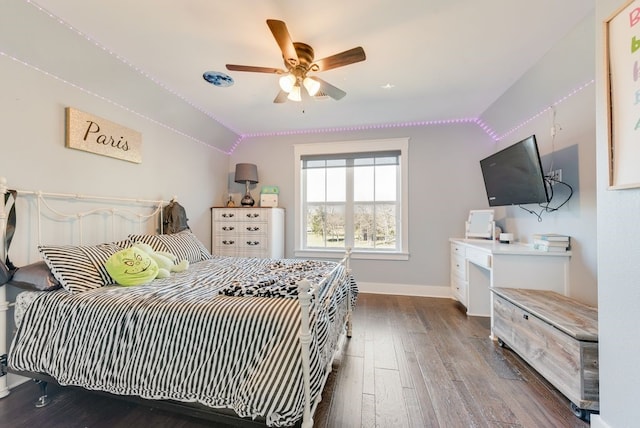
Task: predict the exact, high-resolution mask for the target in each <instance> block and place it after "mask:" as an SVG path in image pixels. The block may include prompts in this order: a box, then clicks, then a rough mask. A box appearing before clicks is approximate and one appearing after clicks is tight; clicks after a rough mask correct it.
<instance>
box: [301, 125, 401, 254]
mask: <svg viewBox="0 0 640 428" xmlns="http://www.w3.org/2000/svg"><path fill="white" fill-rule="evenodd" d="M387 150H400V153H401V155H400V164H399V167H400V198H401V199H400V213H399V214H400V222H399V224H400V229H401V230H400V234H399V238H400V245H399V249H398V250H375V251H374V250H367V249H360V248H358V249H353V253H352V258H354V259H377V260H408V259H409V227H408V225H409V214H408V211H409V210H408V205H409V203H408V201H409V197H408V193H409V189H408V186H409V179H408V177H409V171H408V167H407V165H408V164H409V138H408V137H407V138H390V139H384V140H360V141H339V142H331V143H310V144H295V145H294V150H293V152H294V165H295V168H294V188H295V212H294V223H295V226H294V240H295V251H294V254H295V256H296V257H313V258H338V257H340V256H341V255H342V254H344V250H343V249H340V248H327V249H315V248H314V249H304V248H303V247H302V243H303V230H302V225H303V221H302V218H303V214H302V203H303V201H302V196H303V189H302V185H301V184H302V182H301V179H302V175H301V169H302V167H301V158H302V157H303V156H308V155H331V154H341V153H361V152H379V151H387Z"/></svg>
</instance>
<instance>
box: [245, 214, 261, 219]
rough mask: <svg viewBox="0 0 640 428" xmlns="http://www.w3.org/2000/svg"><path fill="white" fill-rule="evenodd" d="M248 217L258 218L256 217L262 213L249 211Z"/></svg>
mask: <svg viewBox="0 0 640 428" xmlns="http://www.w3.org/2000/svg"><path fill="white" fill-rule="evenodd" d="M247 217H249V218H256V217H260V214H258V213H249V214H247Z"/></svg>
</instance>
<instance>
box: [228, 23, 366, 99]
mask: <svg viewBox="0 0 640 428" xmlns="http://www.w3.org/2000/svg"><path fill="white" fill-rule="evenodd" d="M267 25H268V26H269V29H270V30H271V33H273V37H274V38H275V39H276V42H277V43H278V46H279V47H280V50H281V51H282V58H283V60H284V65H285V67H286V70H284V69H281V68H270V67H255V66H250V65H236V64H227V69H228V70H232V71H251V72H256V73H274V74H280V75H282V77H280V91H279V92H278V95H276V98H275V99H274V100H273V102H274V103H283V102H286V101H287V99H289V100H292V101H301V100H302V97H303V96H306V94H308V95H310V96H312V97H319V96H324V95H328V96H329V97H331V98H333V99H335V100H339V99H341V98H342V97H344V96H345V95H346V94H347V93H346V92H344V91H343V90H342V89H339V88H337V87H335V86H333V85H332V84H330V83H328V82H326V81H324V80H322V79H320V78H319V77H317V76H308V75H307V73H309V72H318V71H327V70H331V69H333V68H338V67H343V66H345V65H349V64H353V63H355V62H360V61H364V60H365V59H366V56H365V54H364V49H362V48H361V47H359V46H358V47H357V48H353V49H349V50H347V51H344V52H341V53H338V54H335V55H331V56H328V57H326V58H323V59H319V60H317V61H314V57H313V48H312V47H311V46H309V45H308V44H306V43H300V42H293V41H292V40H291V36H290V35H289V31H288V30H287V25H286V24H285V23H284V22H283V21H278V20H276V19H267ZM302 87H304V89H305V91H302Z"/></svg>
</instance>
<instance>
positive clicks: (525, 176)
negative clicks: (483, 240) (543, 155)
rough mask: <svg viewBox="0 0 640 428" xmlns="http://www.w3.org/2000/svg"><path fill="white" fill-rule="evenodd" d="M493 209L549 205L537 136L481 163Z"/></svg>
mask: <svg viewBox="0 0 640 428" xmlns="http://www.w3.org/2000/svg"><path fill="white" fill-rule="evenodd" d="M480 168H481V169H482V176H483V178H484V185H485V188H486V190H487V198H488V199H489V206H492V207H497V206H503V205H524V204H537V203H548V202H549V196H548V193H547V186H546V184H545V179H544V173H543V172H542V164H541V163H540V153H539V152H538V144H537V142H536V136H535V135H532V136H530V137H528V138H525V139H524V140H522V141H519V142H517V143H516V144H514V145H512V146H509V147H507V148H506V149H503V150H500V151H499V152H497V153H494V154H493V155H491V156H489V157H487V158H485V159H482V160H481V161H480Z"/></svg>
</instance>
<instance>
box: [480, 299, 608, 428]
mask: <svg viewBox="0 0 640 428" xmlns="http://www.w3.org/2000/svg"><path fill="white" fill-rule="evenodd" d="M491 291H492V292H493V294H494V296H493V311H492V333H493V336H494V337H495V338H497V340H498V343H499V344H500V345H501V346H504V345H505V344H506V345H507V346H508V347H509V348H511V349H512V350H513V351H515V352H516V353H517V354H518V355H519V356H520V357H522V359H524V360H525V361H526V362H527V363H529V365H531V366H532V367H533V368H534V369H536V370H537V371H538V372H539V373H540V374H541V375H542V376H544V378H545V379H547V380H548V381H549V382H550V383H551V384H553V385H554V386H555V387H556V388H557V389H558V390H559V391H560V392H561V393H562V394H564V395H565V396H566V397H567V398H568V399H569V400H570V401H571V409H572V411H573V412H574V414H575V415H576V416H578V417H579V418H581V419H584V420H587V421H588V420H589V419H590V415H591V413H593V412H597V411H598V410H599V395H598V385H599V384H598V311H597V309H596V308H592V307H590V306H586V305H583V304H581V303H578V302H576V301H575V300H572V299H570V298H568V297H565V296H563V295H561V294H558V293H555V292H553V291H543V290H525V289H517V288H493V289H492V290H491Z"/></svg>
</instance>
